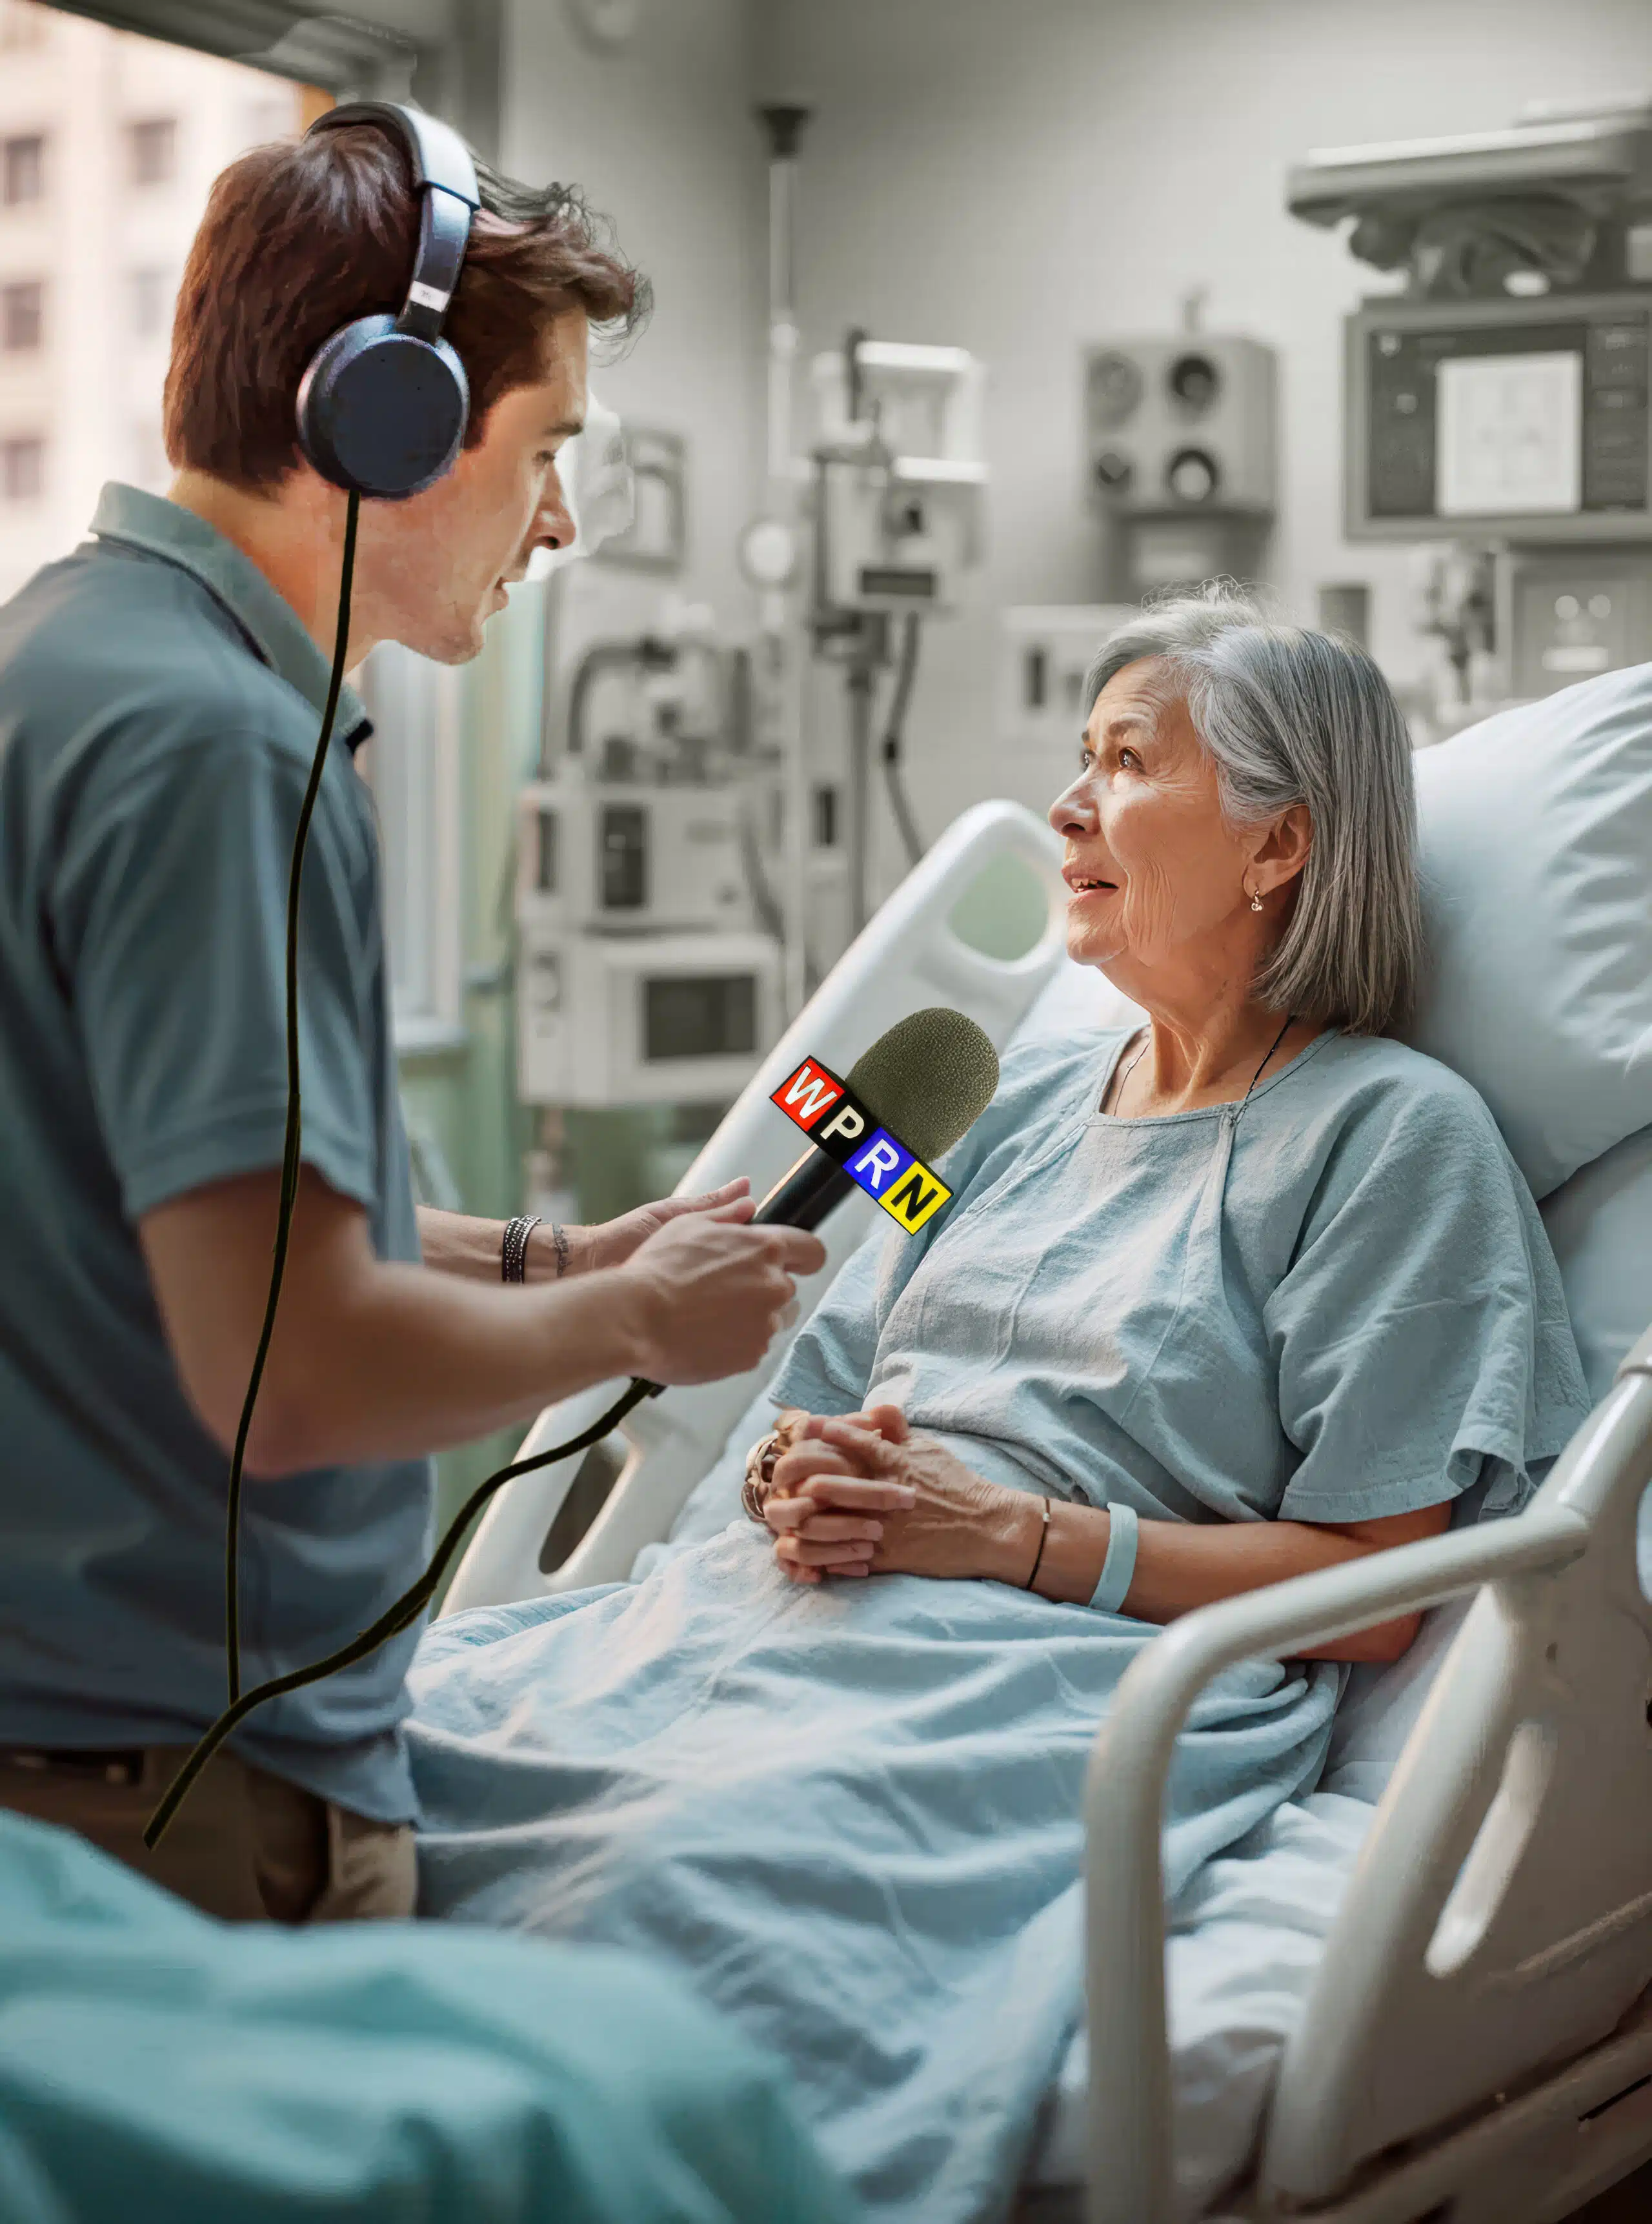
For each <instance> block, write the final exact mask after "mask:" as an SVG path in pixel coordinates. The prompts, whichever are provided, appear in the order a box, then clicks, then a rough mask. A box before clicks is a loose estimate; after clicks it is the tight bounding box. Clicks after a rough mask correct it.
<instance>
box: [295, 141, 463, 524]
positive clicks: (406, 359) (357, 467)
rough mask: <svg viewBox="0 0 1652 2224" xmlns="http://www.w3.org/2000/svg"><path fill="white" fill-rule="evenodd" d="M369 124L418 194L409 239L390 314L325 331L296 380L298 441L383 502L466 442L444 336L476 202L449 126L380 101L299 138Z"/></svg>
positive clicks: (414, 490) (352, 485) (436, 468)
mask: <svg viewBox="0 0 1652 2224" xmlns="http://www.w3.org/2000/svg"><path fill="white" fill-rule="evenodd" d="M345 123H376V124H378V125H379V126H380V128H381V130H385V131H388V133H389V134H390V136H391V137H392V138H393V139H394V140H396V141H397V142H398V143H399V144H400V146H401V147H402V148H404V149H405V150H406V153H407V161H408V163H409V166H410V167H411V168H412V171H413V192H414V193H415V195H416V196H417V198H418V201H419V247H418V251H417V253H416V254H415V255H414V257H413V280H412V282H411V284H410V285H409V286H408V287H407V300H406V301H405V302H404V303H403V304H402V308H401V313H400V316H397V317H392V316H388V315H382V314H381V315H378V316H372V317H357V318H356V319H355V320H354V321H353V322H352V323H350V324H348V325H344V328H343V329H342V331H339V332H335V333H334V334H333V335H332V337H331V339H327V340H324V341H323V343H322V344H321V345H320V347H319V348H318V349H317V351H316V352H315V354H314V356H313V357H312V358H311V361H310V365H309V368H308V369H307V370H306V372H305V374H304V376H303V379H302V381H301V382H300V386H299V401H298V433H299V445H300V447H301V448H302V449H303V451H304V453H305V455H306V458H307V459H308V460H309V462H310V463H311V464H313V465H314V467H315V469H316V470H317V471H319V472H320V474H321V476H322V477H323V478H324V479H327V480H329V481H330V482H331V483H332V484H333V485H334V486H336V487H343V488H344V490H345V492H346V493H349V494H360V495H369V496H373V497H374V498H375V499H376V500H378V501H381V502H402V501H405V500H406V499H407V496H409V495H413V494H422V493H423V492H424V490H425V489H426V487H427V486H431V485H433V484H434V483H435V482H436V481H437V480H438V478H440V477H441V476H442V474H443V472H444V471H447V470H449V469H450V468H451V465H452V463H453V460H454V458H456V457H457V454H458V452H459V449H460V447H461V445H463V439H464V427H465V420H466V419H467V417H468V416H469V414H470V383H469V381H468V380H467V379H466V377H465V375H464V365H463V363H461V362H460V361H459V358H458V357H457V355H456V354H455V353H454V351H453V350H452V348H451V346H450V345H449V344H448V343H447V341H446V340H445V339H444V338H442V323H443V319H445V316H446V314H447V308H448V304H449V302H450V301H451V300H452V298H453V289H454V287H456V286H457V284H458V282H459V270H460V268H461V266H462V265H463V262H464V250H465V248H466V246H467V245H468V244H469V242H470V218H471V215H472V212H474V211H475V210H476V209H477V208H478V207H480V205H481V195H480V193H478V191H477V188H476V167H475V165H474V164H473V163H472V161H471V160H470V151H469V149H468V148H466V146H465V143H464V142H463V139H461V138H460V136H459V135H458V133H457V131H455V130H451V127H450V126H449V125H447V124H445V123H439V122H438V120H437V118H436V117H433V116H426V115H425V114H424V113H423V111H421V110H419V109H416V108H402V107H400V106H398V105H397V104H394V103H393V102H390V101H379V100H361V101H352V102H350V103H349V104H346V105H345V106H344V107H342V108H330V109H329V110H328V111H327V112H326V114H325V116H320V117H317V119H316V121H315V122H314V123H312V125H311V126H310V130H309V132H308V133H307V134H306V136H308V137H311V138H313V137H314V136H315V135H316V133H317V132H318V131H331V130H337V128H338V126H339V125H341V124H345Z"/></svg>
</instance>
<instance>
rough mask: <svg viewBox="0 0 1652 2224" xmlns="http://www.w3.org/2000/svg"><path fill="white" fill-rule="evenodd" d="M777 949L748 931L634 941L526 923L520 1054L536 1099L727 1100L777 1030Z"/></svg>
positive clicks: (525, 1087)
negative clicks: (543, 929) (538, 927)
mask: <svg viewBox="0 0 1652 2224" xmlns="http://www.w3.org/2000/svg"><path fill="white" fill-rule="evenodd" d="M779 970H780V969H779V945H777V944H776V943H775V941H774V940H773V938H772V937H771V936H768V935H764V934H757V933H753V932H749V931H747V932H743V933H742V932H733V933H711V934H671V935H664V934H649V935H641V936H638V937H635V938H631V937H624V938H621V937H618V936H601V935H579V934H566V933H562V932H538V931H535V929H534V928H533V926H529V925H526V924H525V926H524V929H523V934H522V946H521V954H520V959H519V971H520V980H521V988H520V999H519V1006H518V1014H517V1059H518V1069H519V1077H520V1089H521V1094H522V1096H523V1099H524V1100H525V1102H526V1103H530V1104H562V1105H572V1106H585V1107H601V1106H606V1105H616V1104H722V1103H732V1102H733V1100H734V1099H735V1097H736V1096H738V1095H739V1094H740V1091H741V1089H743V1088H744V1086H745V1085H746V1084H747V1081H749V1080H750V1078H751V1077H752V1075H753V1073H754V1072H755V1071H756V1070H757V1065H758V1061H759V1059H760V1058H761V1056H762V1054H763V1052H764V1051H765V1050H766V1048H767V1047H768V1046H769V1045H770V1044H771V1043H772V1041H773V1040H774V1039H775V1037H776V1036H777V1035H778V1034H779V1032H780V1027H781V1023H782V1015H781V1012H780V1007H779Z"/></svg>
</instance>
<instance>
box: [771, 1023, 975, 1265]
mask: <svg viewBox="0 0 1652 2224" xmlns="http://www.w3.org/2000/svg"><path fill="white" fill-rule="evenodd" d="M997 1090H998V1052H996V1051H995V1050H994V1049H993V1046H992V1044H991V1042H990V1041H989V1040H988V1039H987V1036H986V1035H985V1034H984V1033H982V1031H981V1029H980V1027H977V1026H976V1025H975V1022H974V1020H971V1019H966V1018H965V1016H964V1014H962V1012H955V1011H953V1010H952V1009H951V1008H950V1007H949V1006H948V1005H945V1004H931V1005H929V1006H928V1007H926V1008H925V1009H924V1010H923V1011H921V1012H912V1013H911V1014H909V1015H908V1016H907V1017H906V1018H905V1019H904V1020H897V1021H896V1022H895V1024H894V1026H893V1027H887V1028H886V1029H885V1031H884V1032H883V1033H882V1034H880V1036H879V1038H878V1039H877V1041H876V1042H875V1043H873V1046H872V1047H871V1049H870V1050H868V1051H866V1052H863V1053H862V1054H861V1057H860V1058H857V1059H856V1061H855V1063H854V1065H853V1067H851V1069H850V1071H849V1077H848V1089H847V1091H845V1090H844V1089H843V1087H842V1084H839V1083H837V1082H835V1081H834V1080H832V1079H831V1077H829V1075H827V1074H825V1072H824V1071H823V1069H821V1068H819V1067H817V1066H813V1065H804V1066H800V1067H799V1068H798V1073H797V1074H795V1075H794V1076H793V1077H792V1083H791V1084H786V1083H782V1084H781V1086H780V1088H779V1090H776V1091H775V1102H776V1103H779V1106H780V1109H782V1111H784V1112H785V1113H786V1115H787V1116H788V1117H789V1118H791V1120H793V1121H796V1123H797V1124H798V1126H799V1127H801V1128H804V1129H805V1130H809V1129H810V1128H812V1127H813V1126H814V1124H815V1122H816V1121H819V1123H820V1138H821V1140H820V1142H818V1143H817V1144H815V1145H814V1146H813V1147H811V1148H810V1149H809V1150H806V1151H805V1152H804V1154H803V1156H802V1157H801V1158H800V1159H798V1162H797V1164H796V1165H795V1166H792V1167H791V1169H790V1170H789V1171H788V1172H785V1174H783V1175H782V1176H781V1177H780V1179H779V1181H778V1182H776V1184H775V1185H774V1187H773V1188H772V1190H771V1191H769V1193H768V1195H767V1196H766V1197H765V1198H764V1199H763V1201H762V1203H761V1204H760V1205H759V1206H758V1208H757V1210H756V1211H755V1213H753V1216H752V1217H753V1224H754V1225H756V1226H758V1227H775V1226H779V1227H784V1228H804V1229H816V1228H818V1227H819V1225H820V1223H821V1222H822V1221H823V1220H824V1219H825V1217H826V1216H827V1214H828V1213H829V1212H830V1211H831V1210H833V1208H834V1207H835V1206H836V1205H838V1204H842V1201H843V1199H844V1198H845V1197H850V1196H853V1195H854V1191H856V1190H857V1189H859V1188H862V1187H865V1188H867V1189H869V1190H870V1191H871V1193H873V1194H874V1195H875V1194H877V1193H878V1192H877V1191H876V1189H875V1188H874V1187H873V1185H870V1184H867V1183H865V1182H862V1181H859V1180H857V1179H856V1178H855V1176H854V1174H852V1173H851V1172H849V1170H848V1166H847V1165H846V1164H845V1159H846V1158H847V1157H848V1149H847V1147H846V1146H847V1144H848V1143H854V1142H858V1141H860V1140H861V1137H862V1136H863V1135H867V1134H871V1132H872V1130H873V1125H874V1123H875V1125H876V1126H877V1127H879V1128H884V1129H886V1130H887V1132H888V1134H889V1135H890V1137H891V1138H892V1139H898V1145H899V1146H904V1147H905V1158H906V1159H907V1160H908V1161H918V1162H928V1164H930V1165H932V1164H933V1163H934V1161H935V1160H936V1159H939V1158H943V1157H944V1156H945V1154H946V1153H947V1152H949V1150H950V1149H951V1148H952V1147H953V1145H954V1144H955V1142H957V1141H958V1140H960V1138H961V1137H962V1136H963V1135H965V1134H968V1131H969V1129H970V1128H973V1127H974V1124H975V1122H976V1121H977V1120H978V1119H979V1118H980V1115H981V1114H982V1113H983V1112H984V1111H985V1110H986V1109H987V1106H988V1105H989V1104H990V1103H992V1101H993V1096H994V1095H995V1094H996V1093H997ZM799 1096H801V1100H802V1102H801V1107H799V1105H798V1103H796V1102H795V1101H791V1100H795V1099H797V1098H798V1097H799ZM861 1108H864V1112H865V1113H866V1114H869V1115H870V1119H869V1120H868V1119H867V1118H866V1117H864V1116H863V1115H862V1109H861ZM851 1123H852V1124H851ZM846 1128H847V1130H848V1133H847V1135H845V1133H844V1131H845V1129H846ZM834 1143H836V1144H838V1145H839V1147H838V1148H837V1149H836V1150H833V1149H832V1148H830V1147H824V1148H823V1147H822V1146H823V1145H827V1146H830V1145H832V1144H834ZM901 1171H902V1172H905V1166H904V1165H903V1166H902V1169H901ZM941 1194H942V1196H945V1195H947V1194H949V1192H946V1191H942V1192H941ZM931 1195H933V1192H931ZM938 1201H939V1200H938V1199H936V1202H938ZM931 1209H933V1208H932V1207H931ZM894 1217H895V1218H897V1219H899V1220H900V1221H901V1222H902V1224H903V1225H907V1226H916V1225H917V1224H918V1223H916V1222H909V1221H908V1220H907V1219H906V1218H905V1216H904V1215H902V1214H900V1213H896V1214H895V1215H894Z"/></svg>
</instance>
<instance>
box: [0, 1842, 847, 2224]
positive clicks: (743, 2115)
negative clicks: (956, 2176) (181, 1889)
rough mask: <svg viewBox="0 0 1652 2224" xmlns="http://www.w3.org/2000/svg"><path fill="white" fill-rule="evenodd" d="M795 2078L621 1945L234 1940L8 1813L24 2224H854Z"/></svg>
mask: <svg viewBox="0 0 1652 2224" xmlns="http://www.w3.org/2000/svg"><path fill="white" fill-rule="evenodd" d="M852 2213H853V2211H852V2203H851V2201H850V2197H849V2196H848V2193H847V2192H846V2191H845V2190H844V2189H843V2188H842V2185H841V2184H837V2183H833V2182H831V2181H830V2180H829V2178H828V2177H827V2174H826V2172H825V2170H824V2169H823V2166H822V2164H821V2163H820V2161H819V2158H818V2157H817V2155H816V2154H815V2153H814V2152H813V2151H812V2149H811V2147H810V2144H809V2141H808V2139H807V2138H806V2136H805V2135H804V2132H802V2130H801V2129H800V2128H799V2127H798V2123H797V2120H796V2117H795V2113H794V2112H793V2110H792V2108H791V2106H790V2105H789V2103H788V2101H787V2098H786V2094H785V2077H784V2075H783V2069H782V2065H780V2064H779V2063H774V2062H773V2061H772V2060H765V2059H763V2058H762V2057H760V2056H757V2055H755V2054H754V2053H753V2050H752V2049H751V2048H750V2047H749V2046H747V2044H744V2043H743V2042H742V2041H741V2039H740V2038H739V2037H738V2035H737V2034H736V2033H735V2032H734V2031H730V2030H729V2029H728V2026H727V2025H726V2024H721V2023H719V2022H718V2021H717V2020H716V2019H714V2018H713V2017H711V2016H709V2015H708V2014H707V2013H706V2012H705V2011H704V2009H703V2008H702V2007H701V2006H699V2005H698V2004H697V2002H696V2001H694V2000H691V1999H690V1998H689V1997H688V1995H687V1993H686V1991H685V1988H684V1987H683V1985H682V1984H681V1983H680V1982H678V1981H673V1980H672V1978H671V1977H670V1976H669V1975H667V1974H665V1972H663V1971H660V1970H653V1969H646V1968H641V1967H640V1966H639V1965H638V1964H637V1963H636V1962H634V1961H631V1960H629V1959H628V1958H627V1956H625V1955H619V1954H613V1953H605V1952H603V1951H602V1950H601V1949H595V1948H586V1947H573V1946H559V1947H549V1946H533V1947H526V1948H525V1947H524V1945H523V1943H522V1942H521V1941H520V1940H519V1939H513V1938H503V1937H495V1936H491V1935H489V1933H488V1932H485V1931H478V1930H457V1929H451V1930H450V1929H445V1928H443V1927H441V1926H438V1925H436V1924H407V1923H354V1924H319V1925H317V1926H316V1927H315V1928H313V1929H312V1930H304V1931H299V1932H293V1931H290V1930H280V1929H278V1928H277V1927H276V1926H275V1925H274V1924H259V1923H253V1924H221V1923H213V1922H210V1921H209V1920H208V1919H207V1918H206V1917H205V1916H204V1915H198V1914H197V1913H196V1912H195V1911H194V1909H193V1908H191V1907H186V1906H185V1905H184V1903H183V1902H182V1901H181V1900H179V1899H173V1897H172V1895H171V1894H170V1893H169V1892H162V1891H161V1890H160V1889H159V1888H158V1887H157V1886H154V1885H151V1884H148V1883H147V1882H146V1881H145V1880H143V1879H142V1878H141V1877H137V1876H135V1875H133V1874H132V1873H131V1872H130V1871H129V1870H128V1869H124V1868H123V1867H120V1866H119V1865H118V1864H117V1862H115V1861H110V1860H109V1859H108V1858H107V1857H106V1856H105V1855H104V1854H100V1853H98V1852H97V1851H95V1850H94V1848H92V1847H91V1846H89V1845H88V1844H86V1842H85V1840H84V1839H81V1838H77V1837H75V1836H73V1835H71V1834H70V1833H69V1832H68V1831H66V1830H55V1829H47V1826H46V1825H45V1824H44V1823H33V1822H28V1821H26V1820H25V1819H24V1818H23V1817H22V1816H19V1815H12V1814H8V1813H6V1812H4V1811H0V2224H91V2220H98V2224H101V2220H103V2219H104V2218H110V2219H113V2218H120V2219H122V2220H127V2219H129V2220H131V2224H150V2220H151V2219H154V2220H164V2224H294V2220H295V2219H298V2218H300V2217H301V2218H303V2219H304V2220H305V2224H363V2219H366V2218H375V2219H377V2218H394V2220H395V2224H461V2220H462V2224H779V2220H780V2219H782V2218H784V2219H785V2224H849V2219H850V2216H851V2215H852Z"/></svg>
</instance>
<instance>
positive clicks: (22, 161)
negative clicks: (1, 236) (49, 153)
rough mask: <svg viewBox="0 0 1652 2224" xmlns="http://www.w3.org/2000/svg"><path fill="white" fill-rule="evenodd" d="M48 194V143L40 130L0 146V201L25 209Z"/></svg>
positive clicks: (26, 132)
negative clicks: (24, 207) (30, 202)
mask: <svg viewBox="0 0 1652 2224" xmlns="http://www.w3.org/2000/svg"><path fill="white" fill-rule="evenodd" d="M45 193H46V142H45V140H44V138H43V137H42V136H41V134H40V133H39V132H38V131H24V132H20V133H19V134H18V135H17V136H16V137H15V138H8V139H7V140H6V142H5V143H4V145H3V146H0V204H3V205H4V206H5V207H7V208H22V206H23V205H25V204H26V203H27V202H29V201H38V200H41V199H44V198H45Z"/></svg>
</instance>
